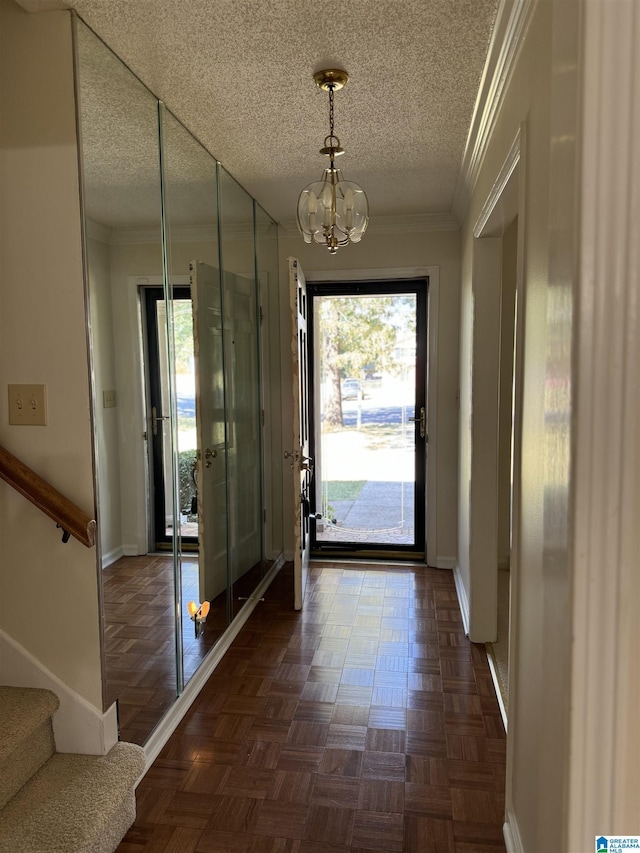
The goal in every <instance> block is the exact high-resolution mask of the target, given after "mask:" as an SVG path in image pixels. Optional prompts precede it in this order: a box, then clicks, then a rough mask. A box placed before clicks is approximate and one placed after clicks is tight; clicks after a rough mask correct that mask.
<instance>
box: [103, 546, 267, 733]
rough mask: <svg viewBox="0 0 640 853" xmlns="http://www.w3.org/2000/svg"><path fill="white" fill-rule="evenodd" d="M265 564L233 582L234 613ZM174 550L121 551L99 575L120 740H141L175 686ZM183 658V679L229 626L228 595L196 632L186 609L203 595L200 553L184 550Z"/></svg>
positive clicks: (110, 695) (109, 688)
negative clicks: (124, 553) (169, 552)
mask: <svg viewBox="0 0 640 853" xmlns="http://www.w3.org/2000/svg"><path fill="white" fill-rule="evenodd" d="M261 577H262V574H261V567H260V566H259V565H257V566H254V567H253V568H251V569H250V570H249V571H248V572H246V573H245V574H244V575H243V576H242V577H241V578H240V579H239V580H238V581H236V583H235V584H234V588H233V596H232V615H234V616H235V615H236V613H237V612H238V610H239V609H240V607H241V606H242V597H243V596H247V595H250V594H251V592H252V591H253V590H254V589H255V587H256V585H257V584H258V583H259V581H260V578H261ZM174 583H175V581H174V572H173V557H172V556H170V555H165V554H147V555H144V556H139V557H121V558H120V559H119V560H116V562H115V563H113V564H112V565H110V566H108V567H107V568H106V569H105V570H104V571H103V574H102V588H103V602H104V634H105V658H106V698H107V704H108V705H110V704H111V703H112V702H115V701H116V699H117V700H118V712H119V723H120V738H121V740H125V741H129V742H130V743H138V744H141V745H142V744H144V742H145V741H146V740H147V738H148V737H149V735H150V734H151V732H152V731H153V729H154V728H155V726H156V725H157V724H158V723H159V722H160V720H161V719H162V717H163V715H164V714H165V713H166V712H167V711H168V710H169V708H170V707H171V705H172V704H173V703H174V702H175V700H176V696H177V693H178V686H177V672H176V636H175V595H174ZM181 591H182V624H181V630H182V665H183V676H184V683H185V684H186V683H187V682H188V681H189V679H190V678H191V676H192V675H193V674H194V672H195V671H196V670H197V668H198V667H199V666H200V664H201V663H202V661H203V659H204V658H205V657H206V655H207V654H208V653H209V651H210V650H211V648H212V646H214V645H215V643H216V642H217V640H218V639H219V638H220V636H221V635H222V634H223V632H224V631H225V629H226V627H227V595H226V593H223V594H221V595H219V596H218V598H217V599H216V600H215V601H214V602H212V604H211V611H210V613H209V616H208V618H207V622H206V626H205V631H204V633H203V634H202V635H201V636H200V637H198V639H196V638H195V632H194V625H193V622H192V621H191V619H190V617H189V614H188V612H187V603H188V602H189V601H199V584H198V558H197V556H194V557H188V556H185V555H183V557H182V560H181Z"/></svg>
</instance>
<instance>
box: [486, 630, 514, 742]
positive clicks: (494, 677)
mask: <svg viewBox="0 0 640 853" xmlns="http://www.w3.org/2000/svg"><path fill="white" fill-rule="evenodd" d="M485 647H486V644H485ZM487 660H488V661H489V671H490V672H491V680H492V681H493V689H494V690H495V691H496V698H497V700H498V707H499V708H500V716H501V717H502V725H503V726H504V730H505V732H506V731H507V725H508V722H509V721H508V718H507V709H506V708H505V707H504V701H503V699H502V690H500V679H499V678H498V670H497V668H496V662H495V660H494V658H493V654H492V653H491V652H489V650H488V648H487Z"/></svg>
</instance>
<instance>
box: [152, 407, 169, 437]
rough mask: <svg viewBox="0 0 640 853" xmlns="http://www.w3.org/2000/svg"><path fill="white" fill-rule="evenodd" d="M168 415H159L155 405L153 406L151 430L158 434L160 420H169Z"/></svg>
mask: <svg viewBox="0 0 640 853" xmlns="http://www.w3.org/2000/svg"><path fill="white" fill-rule="evenodd" d="M168 420H169V416H168V415H159V414H158V410H157V409H156V407H155V406H152V407H151V431H152V432H153V434H154V435H157V434H158V421H168Z"/></svg>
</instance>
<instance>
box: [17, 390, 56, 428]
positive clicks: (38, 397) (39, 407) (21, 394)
mask: <svg viewBox="0 0 640 853" xmlns="http://www.w3.org/2000/svg"><path fill="white" fill-rule="evenodd" d="M9 423H10V424H22V425H23V426H46V425H47V386H46V385H9Z"/></svg>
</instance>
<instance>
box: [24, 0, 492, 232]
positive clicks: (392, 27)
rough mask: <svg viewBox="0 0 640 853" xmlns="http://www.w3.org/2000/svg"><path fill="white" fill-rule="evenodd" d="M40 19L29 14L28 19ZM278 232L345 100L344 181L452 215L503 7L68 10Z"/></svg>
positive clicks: (410, 207)
mask: <svg viewBox="0 0 640 853" xmlns="http://www.w3.org/2000/svg"><path fill="white" fill-rule="evenodd" d="M28 4H31V5H32V6H37V5H38V0H24V2H23V5H25V6H27V5H28ZM68 5H69V6H71V7H73V8H75V9H76V10H77V12H78V14H79V15H80V16H81V17H82V18H83V19H84V20H85V21H86V23H87V24H88V25H89V26H90V27H92V28H93V29H94V30H95V31H96V32H97V33H98V34H99V35H100V37H101V38H103V39H104V41H105V42H106V43H107V44H108V45H109V46H110V47H111V48H112V49H113V50H114V51H115V52H116V53H117V54H118V55H119V56H120V57H121V58H122V59H123V60H124V62H126V64H127V65H129V67H130V68H131V69H132V70H133V71H134V72H135V73H136V74H137V75H138V76H139V77H140V78H141V79H142V80H143V81H144V83H145V84H146V85H147V86H148V87H149V88H150V89H151V90H152V91H153V92H154V93H155V94H156V95H158V96H159V97H161V98H162V99H163V100H164V101H165V102H166V104H167V106H168V107H169V108H170V109H171V110H172V111H173V112H174V113H175V114H176V115H177V116H178V118H180V119H181V120H182V121H183V122H184V123H185V124H186V125H187V126H188V127H189V128H190V130H191V131H192V132H193V133H194V134H195V135H196V136H197V137H198V139H199V140H200V141H201V142H202V143H203V144H204V145H205V146H206V147H207V149H208V150H209V151H211V152H212V153H213V154H214V155H215V156H216V157H217V158H218V159H219V160H220V161H221V162H222V163H223V164H224V165H225V167H226V168H227V169H228V170H229V171H230V172H231V174H232V175H234V177H235V178H236V179H237V180H238V181H239V182H240V183H241V184H242V185H243V186H244V187H245V188H246V189H247V190H248V191H249V192H250V193H251V194H252V195H254V196H255V198H256V199H257V200H258V201H259V202H260V203H261V204H262V205H263V207H264V208H265V209H266V210H267V211H268V212H269V213H270V214H271V215H272V216H273V217H274V218H275V219H277V220H278V221H283V220H285V221H286V220H290V219H292V218H293V216H294V211H295V205H296V201H297V196H298V193H299V191H300V190H301V189H302V187H303V186H305V185H306V184H308V183H310V182H311V181H314V180H317V179H318V177H319V176H320V174H321V172H322V169H323V168H324V163H325V158H323V157H321V156H320V155H319V154H318V153H317V151H318V149H319V148H320V147H321V145H322V144H323V139H324V137H325V135H326V134H327V132H328V97H327V95H326V94H325V93H323V92H320V91H319V90H317V89H316V87H315V85H314V83H313V80H312V74H313V72H314V71H315V70H317V69H319V68H322V67H328V66H331V65H333V64H336V65H338V66H340V67H344V68H345V69H346V70H347V71H348V72H349V75H350V80H349V84H348V85H347V87H346V88H345V89H344V90H342V91H341V92H338V93H337V94H336V98H335V101H336V132H337V135H338V136H339V137H340V140H341V142H342V145H343V147H344V148H345V149H346V154H345V155H344V156H343V157H342V158H341V163H340V165H341V167H342V169H343V172H344V175H345V177H346V178H350V179H352V180H356V181H358V182H359V183H361V184H362V186H363V187H364V188H365V189H366V191H367V194H368V196H369V201H370V205H371V208H372V211H373V213H374V214H377V215H386V216H388V215H396V214H423V213H434V212H442V211H449V210H451V205H452V201H453V194H454V191H455V185H456V180H457V176H458V171H459V168H460V164H461V161H462V155H463V152H464V146H465V142H466V137H467V133H468V130H469V125H470V122H471V117H472V112H473V106H474V103H475V98H476V94H477V91H478V87H479V83H480V78H481V75H482V69H483V64H484V61H485V57H486V53H487V49H488V45H489V39H490V36H491V29H492V26H493V22H494V19H495V14H496V9H497V0H345V2H343V3H342V4H331V5H327V4H321V3H317V2H311V0H295V2H292V0H269V2H264V0H217V2H212V0H188V2H185V0H153V2H151V1H150V0H143V2H132V0H68Z"/></svg>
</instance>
